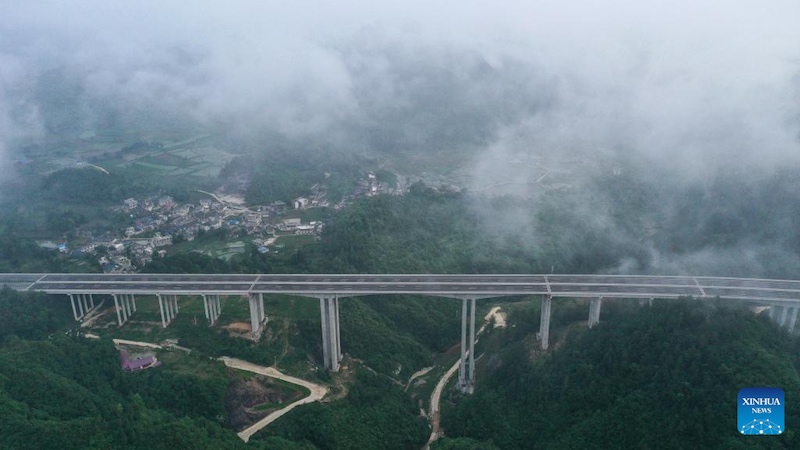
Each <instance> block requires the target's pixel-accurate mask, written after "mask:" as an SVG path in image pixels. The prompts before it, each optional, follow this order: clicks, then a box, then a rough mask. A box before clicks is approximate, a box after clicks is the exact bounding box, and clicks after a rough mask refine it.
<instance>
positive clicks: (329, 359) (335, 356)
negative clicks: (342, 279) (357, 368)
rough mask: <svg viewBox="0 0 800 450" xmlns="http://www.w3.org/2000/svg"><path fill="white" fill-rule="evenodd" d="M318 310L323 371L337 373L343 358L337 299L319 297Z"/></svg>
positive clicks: (333, 297) (335, 297) (334, 297)
mask: <svg viewBox="0 0 800 450" xmlns="http://www.w3.org/2000/svg"><path fill="white" fill-rule="evenodd" d="M319 309H320V316H321V317H320V318H321V319H322V360H323V362H324V364H325V369H327V370H329V371H331V372H338V371H339V362H340V361H341V360H342V357H343V354H342V342H341V337H340V334H339V298H338V297H337V296H332V297H319Z"/></svg>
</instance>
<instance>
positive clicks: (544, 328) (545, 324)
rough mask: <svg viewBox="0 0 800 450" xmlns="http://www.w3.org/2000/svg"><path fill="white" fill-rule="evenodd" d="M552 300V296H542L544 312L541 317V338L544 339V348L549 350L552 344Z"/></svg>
mask: <svg viewBox="0 0 800 450" xmlns="http://www.w3.org/2000/svg"><path fill="white" fill-rule="evenodd" d="M552 302H553V297H552V296H550V295H545V296H543V297H542V314H541V317H540V319H539V339H540V340H541V341H542V350H547V347H548V346H549V345H550V306H551V304H552Z"/></svg>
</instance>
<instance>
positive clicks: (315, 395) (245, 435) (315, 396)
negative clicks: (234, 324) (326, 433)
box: [219, 356, 328, 442]
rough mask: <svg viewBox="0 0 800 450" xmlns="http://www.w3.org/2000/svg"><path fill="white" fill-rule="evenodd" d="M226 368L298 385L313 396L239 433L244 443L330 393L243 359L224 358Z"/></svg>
mask: <svg viewBox="0 0 800 450" xmlns="http://www.w3.org/2000/svg"><path fill="white" fill-rule="evenodd" d="M219 360H220V361H222V362H223V363H224V364H225V365H226V366H228V367H232V368H234V369H240V370H246V371H248V372H253V373H257V374H260V375H266V376H268V377H272V378H277V379H279V380H284V381H288V382H289V383H292V384H297V385H300V386H303V387H305V388H307V389H308V390H309V391H311V395H309V396H308V397H304V398H301V399H300V400H297V401H296V402H293V403H291V404H289V405H287V406H286V407H285V408H281V409H279V410H277V411H274V412H273V413H271V414H269V415H268V416H267V417H264V418H263V419H261V420H259V421H258V422H256V423H254V424H253V425H251V426H249V427H248V428H246V429H244V430H242V431H240V432H239V437H240V438H242V440H243V441H245V442H247V441H249V440H250V437H251V436H252V435H254V434H255V433H256V432H257V431H259V430H260V429H262V428H264V427H266V426H267V425H269V424H271V423H272V422H274V421H275V420H277V419H278V418H279V417H281V416H283V415H284V414H286V413H287V412H289V411H291V410H292V409H294V408H295V407H297V406H300V405H304V404H306V403H311V402H316V401H319V400H321V399H322V397H325V395H326V394H327V393H328V388H327V387H325V386H320V385H318V384H314V383H311V382H309V381H306V380H301V379H300V378H295V377H293V376H290V375H286V374H284V373H281V372H279V371H278V370H277V369H275V368H274V367H264V366H259V365H256V364H253V363H249V362H247V361H242V360H241V359H236V358H229V357H227V356H223V357H221V358H219Z"/></svg>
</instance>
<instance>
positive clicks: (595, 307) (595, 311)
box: [588, 297, 603, 328]
mask: <svg viewBox="0 0 800 450" xmlns="http://www.w3.org/2000/svg"><path fill="white" fill-rule="evenodd" d="M602 304H603V297H598V298H593V299H592V301H591V303H589V321H588V324H589V328H592V327H593V326H595V325H597V324H598V323H600V306H601V305H602Z"/></svg>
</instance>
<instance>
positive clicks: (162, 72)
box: [0, 0, 800, 159]
mask: <svg viewBox="0 0 800 450" xmlns="http://www.w3.org/2000/svg"><path fill="white" fill-rule="evenodd" d="M2 3H3V4H2V5H0V17H2V19H0V117H1V118H0V127H2V128H0V130H2V131H3V133H4V134H7V135H8V134H11V135H13V134H18V133H22V132H37V131H41V130H40V129H38V130H37V127H38V128H41V126H42V124H41V123H38V122H41V121H44V120H45V119H44V118H42V117H41V115H42V114H43V112H42V111H41V107H40V105H38V104H37V102H40V101H41V98H36V95H34V93H33V92H32V91H35V90H36V88H37V86H36V83H37V77H38V76H39V75H40V74H41V73H42V72H43V71H46V70H49V69H54V68H55V69H62V70H66V73H67V75H69V76H70V77H73V78H75V80H74V82H75V83H77V84H79V85H80V87H81V88H82V89H83V90H82V92H81V97H82V98H81V99H80V101H82V102H84V101H89V102H90V103H91V101H97V99H98V98H105V99H126V100H128V101H135V102H137V103H138V104H140V105H149V104H150V103H154V104H158V105H160V106H161V107H168V108H174V109H175V110H178V111H184V112H185V114H187V115H190V116H192V117H193V118H196V119H199V120H203V121H218V120H221V121H223V122H228V123H231V124H233V123H236V124H237V126H239V127H242V128H244V129H245V131H246V128H247V127H254V128H255V127H263V126H267V127H272V128H276V129H278V130H280V131H282V132H285V133H289V134H291V133H300V134H303V133H309V132H310V133H316V132H323V131H324V132H328V131H330V129H331V128H337V129H340V128H342V127H352V128H353V129H363V128H362V127H363V126H364V125H363V124H364V123H365V122H367V121H369V120H373V117H374V115H375V109H376V108H378V109H380V110H381V111H385V110H387V109H389V108H398V105H397V104H398V103H400V104H402V103H403V102H404V101H409V102H411V103H412V104H414V105H416V106H420V105H417V104H416V103H415V102H417V101H418V100H413V99H412V100H409V97H413V95H414V94H413V92H414V90H415V89H416V88H417V85H418V83H419V78H423V79H424V78H425V77H426V76H430V74H431V73H433V74H441V73H446V74H449V76H452V77H453V78H454V79H458V77H459V76H461V74H459V73H457V72H458V71H460V70H466V69H469V68H470V67H473V66H474V65H475V64H476V63H475V61H474V60H475V59H480V60H481V63H485V64H488V65H489V66H491V68H492V69H493V75H492V76H491V77H488V80H487V79H485V78H484V79H476V80H472V79H470V77H471V76H472V75H470V74H469V73H467V74H466V75H463V76H464V77H466V78H467V81H473V82H474V84H475V86H474V89H471V90H469V91H467V88H468V87H469V83H466V84H465V88H464V90H463V91H462V92H460V93H459V92H456V93H453V95H452V97H450V98H447V99H443V100H442V101H443V102H445V108H442V110H441V111H439V115H440V116H446V115H447V114H448V112H449V110H453V109H458V108H459V107H466V106H464V105H461V106H459V105H455V106H453V105H449V104H447V102H454V99H455V98H457V97H459V94H461V95H463V96H464V97H468V96H470V95H480V96H481V97H478V98H474V99H473V100H472V102H471V103H470V104H469V105H468V106H470V107H473V106H477V107H480V104H481V103H482V102H484V101H485V102H487V103H488V104H490V105H491V107H492V108H499V107H500V106H501V105H502V102H501V101H504V100H508V99H509V96H510V97H511V98H513V97H514V95H513V94H514V90H520V91H521V92H522V95H523V96H524V97H525V98H526V99H529V100H530V102H531V103H534V102H536V101H540V104H539V106H541V102H544V103H546V104H547V105H548V107H547V108H545V109H542V108H541V107H537V108H529V109H525V108H522V107H521V106H520V105H515V106H514V107H515V108H519V110H518V111H515V112H517V113H519V114H518V115H517V116H516V117H514V116H513V114H511V115H507V116H506V117H504V118H503V120H499V121H495V122H494V123H493V125H492V127H497V128H493V129H487V130H486V131H487V133H490V134H491V135H492V136H493V137H499V136H510V135H515V134H517V133H519V132H522V133H533V134H535V135H536V136H537V139H538V141H539V142H540V145H542V146H547V147H551V148H552V147H561V148H564V147H570V146H572V147H575V146H585V145H588V142H587V141H591V142H592V145H596V146H600V147H603V146H614V145H620V144H622V145H628V146H634V147H637V148H638V149H639V150H642V151H651V152H655V153H658V154H663V153H666V152H669V153H671V152H678V153H681V154H694V153H697V152H708V153H710V154H714V155H715V156H716V152H724V151H728V150H726V149H729V148H733V149H735V150H736V151H737V152H741V151H744V152H756V151H758V152H760V153H762V154H764V155H766V156H765V157H766V158H768V159H771V158H773V157H775V156H776V155H778V157H780V158H785V157H787V155H792V157H793V158H794V157H795V155H796V153H797V148H796V139H792V138H796V135H797V128H798V127H797V123H798V88H797V85H798V82H797V79H798V78H797V77H798V65H799V64H800V54H799V53H800V46H798V45H797V43H798V42H800V27H798V26H797V23H796V18H797V17H800V3H798V2H796V1H775V2H770V3H769V5H768V6H767V5H765V4H764V3H763V2H756V1H706V2H695V1H674V0H672V1H653V2H630V1H621V0H613V1H609V2H595V1H573V2H561V1H537V2H515V3H517V4H511V5H502V4H501V5H497V4H494V3H496V2H464V1H459V2H416V1H410V2H400V3H398V4H394V5H380V6H376V5H375V4H374V2H352V1H351V2H336V3H334V4H332V3H330V2H295V3H291V4H287V3H286V2H260V1H259V2H256V1H250V2H248V1H234V2H225V3H224V4H222V3H215V4H209V5H203V4H202V3H201V4H199V5H198V4H197V3H196V2H190V3H187V2H183V1H180V2H175V1H137V2H107V1H86V0H82V1H76V2H67V3H64V2H41V1H31V2H10V1H6V2H2ZM490 3H492V4H490ZM396 59H405V61H402V62H400V63H398V62H397V61H396ZM468 59H472V60H470V61H465V60H468ZM510 65H517V66H518V67H522V68H523V69H524V70H528V71H529V74H528V77H529V79H528V80H527V81H526V80H520V79H519V77H521V75H520V74H519V71H518V70H517V69H514V72H513V74H511V73H510V72H511V69H509V66H510ZM523 69H519V70H523ZM509 76H513V77H517V78H514V79H513V80H512V81H513V82H514V85H513V86H502V87H500V88H491V89H486V90H485V91H481V87H482V86H481V85H482V84H486V83H494V84H502V82H504V81H508V80H506V78H505V77H509ZM523 78H524V77H523ZM525 83H529V84H525ZM425 87H426V86H424V85H423V86H422V88H425ZM476 90H477V94H475V91H476ZM87 99H88V100H87ZM384 100H385V101H386V102H387V103H389V105H386V104H380V105H377V104H376V102H379V101H384ZM392 103H393V104H394V105H391V104H392ZM66 106H75V105H66ZM456 112H458V111H456ZM401 113H402V114H405V115H413V113H414V110H413V109H409V110H408V111H401ZM497 114H498V115H500V114H501V113H499V112H498V113H497ZM444 118H445V119H446V117H444ZM476 120H484V121H485V120H487V118H485V117H478V118H477V119H476ZM492 127H489V128H492ZM506 128H507V129H506ZM501 129H502V130H501ZM408 134H409V133H406V134H405V135H408ZM410 134H413V130H412V132H411V133H410ZM412 137H413V136H412ZM417 137H418V138H420V139H419V140H420V143H419V144H420V145H424V138H425V135H424V133H423V135H422V136H417ZM501 144H502V143H501ZM543 151H544V149H543Z"/></svg>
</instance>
